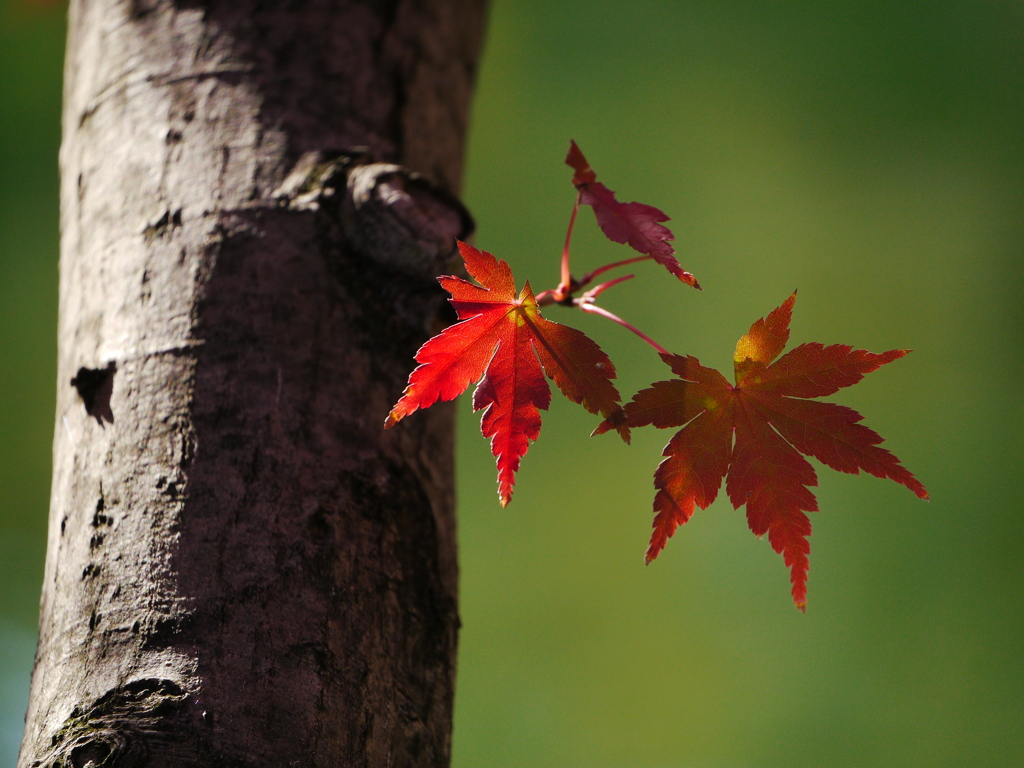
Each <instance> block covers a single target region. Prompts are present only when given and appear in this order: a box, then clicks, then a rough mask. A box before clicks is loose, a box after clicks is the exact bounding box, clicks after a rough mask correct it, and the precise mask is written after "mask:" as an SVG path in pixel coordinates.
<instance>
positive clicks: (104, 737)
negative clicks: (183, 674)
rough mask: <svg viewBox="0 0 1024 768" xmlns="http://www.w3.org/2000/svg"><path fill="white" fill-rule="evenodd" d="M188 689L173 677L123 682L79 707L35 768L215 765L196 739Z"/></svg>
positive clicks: (129, 767)
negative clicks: (85, 705)
mask: <svg viewBox="0 0 1024 768" xmlns="http://www.w3.org/2000/svg"><path fill="white" fill-rule="evenodd" d="M193 709H194V708H193V707H190V706H189V695H188V693H187V692H186V691H185V690H184V689H183V688H182V687H181V686H179V685H178V684H177V683H175V682H173V681H172V680H165V679H156V678H147V679H143V680H134V681H132V682H129V683H125V684H124V685H121V686H118V687H116V688H114V689H112V690H110V691H108V692H107V693H105V694H103V695H102V696H100V697H99V698H98V699H96V700H95V701H94V702H93V703H92V704H90V705H88V706H87V707H84V708H82V707H76V708H75V709H74V710H72V712H71V716H70V717H69V718H68V719H67V721H65V723H64V726H63V727H62V728H61V729H60V730H59V731H58V732H57V733H56V734H55V735H54V736H53V738H52V739H51V741H50V749H49V750H48V753H47V755H46V756H45V757H44V759H43V760H40V761H38V762H35V763H33V768H143V766H147V767H148V766H150V765H156V764H159V765H161V766H168V768H171V767H175V768H176V767H177V766H193V765H195V766H198V765H207V764H209V762H208V761H209V757H210V755H209V750H207V749H206V748H205V745H203V744H200V743H199V742H198V741H197V740H196V738H195V724H194V723H192V722H191V721H192V720H194V719H197V718H194V717H193V713H192V710H193Z"/></svg>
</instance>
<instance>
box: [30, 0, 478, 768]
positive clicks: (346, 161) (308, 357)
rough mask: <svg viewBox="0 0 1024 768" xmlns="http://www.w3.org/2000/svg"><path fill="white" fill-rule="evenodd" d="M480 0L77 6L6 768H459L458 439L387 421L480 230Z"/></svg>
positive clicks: (424, 417)
mask: <svg viewBox="0 0 1024 768" xmlns="http://www.w3.org/2000/svg"><path fill="white" fill-rule="evenodd" d="M483 6H484V2H483V0H390V1H389V0H379V1H377V2H371V1H370V0H366V1H365V2H355V1H354V0H352V1H349V2H343V1H341V0H338V1H337V2H331V1H330V0H296V1H295V2H287V3H285V2H269V3H265V2H257V0H231V1H230V2H227V1H225V2H216V1H215V0H210V1H209V2H205V3H204V2H197V1H194V0H177V1H176V2H172V1H171V0H134V2H125V1H124V0H78V1H75V0H73V2H72V3H71V9H70V25H69V28H70V31H69V38H68V52H67V63H66V71H65V76H66V82H65V102H64V143H63V146H62V148H61V174H62V182H61V183H62V187H61V223H62V234H61V263H60V273H61V284H60V319H59V369H58V370H59V373H58V375H59V381H58V398H57V424H56V433H55V441H54V475H53V488H52V500H51V509H50V528H49V542H48V554H47V560H46V571H45V581H44V586H43V596H42V605H41V612H42V615H41V619H40V638H39V650H38V653H37V657H36V666H35V670H34V673H33V678H32V693H31V701H30V704H29V710H28V715H27V723H26V730H25V737H24V742H23V745H22V751H21V757H20V760H19V766H20V767H21V768H29V766H75V768H83V767H84V766H87V765H89V764H90V761H91V765H93V766H94V767H95V768H99V766H107V767H109V766H115V767H117V768H121V767H130V766H160V767H161V768H165V767H166V768H175V767H176V766H247V767H248V766H252V767H256V766H274V768H282V767H283V766H303V767H305V766H331V767H332V768H335V767H337V766H444V765H447V764H448V758H449V751H450V749H449V747H450V733H451V708H452V694H453V675H454V668H455V645H456V632H457V627H458V617H457V613H456V576H457V570H456V569H457V566H456V558H455V538H454V513H453V478H452V423H451V422H452V412H451V409H450V408H435V409H431V410H430V411H427V412H424V413H422V414H417V416H416V417H415V418H413V419H409V420H408V421H407V422H403V423H402V424H401V425H400V426H399V427H396V428H395V429H393V430H390V431H388V432H384V431H383V429H382V426H383V422H384V418H385V416H386V415H387V413H388V410H389V408H390V406H391V404H392V403H393V402H394V401H395V400H396V399H397V397H398V396H399V395H400V393H401V391H402V388H403V387H404V385H405V382H406V379H407V376H408V373H409V371H410V370H411V368H412V366H413V354H414V353H415V351H416V349H417V348H418V346H419V345H420V344H421V343H422V342H423V341H424V340H425V339H426V338H427V337H428V336H429V335H430V333H432V332H434V331H436V330H437V328H438V327H439V325H440V323H441V322H443V318H446V317H447V315H445V314H443V313H444V312H445V311H446V305H445V303H444V300H443V298H444V297H443V294H442V293H441V291H440V290H439V289H438V287H437V286H436V284H435V283H434V281H433V279H432V276H433V275H434V274H437V273H438V272H439V271H441V270H443V269H445V268H447V263H446V262H447V261H448V260H449V259H450V258H451V255H452V253H453V247H454V238H455V237H456V236H464V235H465V234H467V232H468V230H469V229H470V227H471V223H470V221H469V218H468V216H467V215H466V214H465V211H464V210H463V209H462V207H461V206H460V205H459V204H458V202H457V201H456V200H455V198H453V197H452V196H451V194H449V192H455V191H457V184H458V179H459V175H460V164H461V153H462V140H463V136H464V133H465V125H466V116H467V111H468V101H469V96H470V91H471V86H472V80H473V74H474V70H475V62H476V56H477V52H478V49H479V45H480V39H481V34H482V28H483V20H484V8H483ZM382 161H387V162H395V163H400V164H402V165H403V166H406V167H407V168H408V169H410V170H406V169H405V168H400V167H398V166H391V165H382V164H381V162H382ZM411 171H416V172H419V173H420V174H422V177H419V176H417V175H415V174H413V173H411Z"/></svg>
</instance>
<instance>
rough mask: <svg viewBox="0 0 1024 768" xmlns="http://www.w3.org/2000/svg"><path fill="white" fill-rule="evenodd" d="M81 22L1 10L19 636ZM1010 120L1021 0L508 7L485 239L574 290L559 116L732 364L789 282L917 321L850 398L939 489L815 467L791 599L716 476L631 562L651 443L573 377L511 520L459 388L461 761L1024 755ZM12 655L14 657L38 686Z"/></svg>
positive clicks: (33, 525)
mask: <svg viewBox="0 0 1024 768" xmlns="http://www.w3.org/2000/svg"><path fill="white" fill-rule="evenodd" d="M60 17H61V14H60V11H59V10H46V9H44V10H38V9H37V10H36V11H34V12H31V13H29V12H25V11H24V10H22V11H17V12H15V11H13V10H12V9H11V7H10V6H9V5H0V93H2V94H3V99H0V168H2V171H0V430H3V433H2V439H0V451H2V452H3V454H2V456H0V526H2V527H0V530H2V534H0V569H2V576H0V619H2V621H0V635H5V636H10V637H14V636H15V635H18V636H19V637H23V636H24V634H25V633H31V632H32V631H33V630H34V622H35V611H36V605H37V602H38V594H39V582H40V578H41V573H42V559H43V553H44V543H45V542H44V539H45V517H46V508H47V496H48V488H49V446H50V441H51V439H52V434H53V425H52V419H53V416H52V407H53V406H52V404H53V387H54V375H55V373H54V363H53V361H54V358H55V348H54V341H53V336H54V328H55V297H56V285H55V281H56V253H57V210H56V206H57V203H56V149H57V142H58V138H59V135H58V134H59V122H58V119H59V91H60V84H59V75H60V66H61V63H60V49H61V45H62V21H61V18H60ZM1022 137H1024V10H1022V8H1021V7H1019V6H1018V5H1015V4H1008V3H997V2H971V3H968V2H964V1H961V2H944V3H943V2H938V3H937V2H932V3H927V4H926V3H923V2H903V3H881V2H878V3H871V2H859V3H840V2H821V1H820V0H819V2H813V3H812V2H793V3H785V4H779V3H772V4H769V3H760V2H722V1H721V0H719V1H717V2H711V1H710V0H704V1H702V2H679V1H675V0H673V1H669V0H665V1H664V2H649V1H644V0H633V1H632V2H629V3H622V2H611V1H610V0H602V1H600V2H598V1H595V0H587V1H586V2H584V1H582V0H579V1H576V2H568V1H567V0H560V1H559V2H526V1H525V0H520V1H519V2H515V1H513V0H497V1H496V2H495V3H494V6H493V13H492V20H491V28H490V34H489V40H488V46H487V50H486V57H485V60H484V63H483V67H482V70H481V73H480V81H479V90H478V98H477V101H476V105H475V110H474V122H473V130H472V136H471V142H470V151H469V163H468V166H467V179H466V185H465V189H464V196H465V199H466V201H467V203H468V204H469V206H470V208H471V209H472V210H473V212H474V215H475V216H476V218H477V222H478V234H477V237H476V243H477V245H479V246H480V247H483V248H486V249H487V250H490V251H493V252H495V253H496V254H497V255H499V256H501V257H502V258H505V259H506V260H508V261H509V263H510V264H511V265H512V268H513V270H514V271H515V273H516V276H517V279H519V280H520V281H522V280H523V279H525V278H529V279H530V280H531V282H532V283H533V286H534V288H535V289H538V290H540V289H544V288H548V287H552V286H553V285H554V283H555V282H556V281H557V270H558V263H557V259H558V253H559V250H560V246H561V240H562V238H563V236H564V231H565V225H566V223H567V219H568V214H569V209H570V206H571V203H572V188H571V186H570V184H569V177H570V173H571V172H570V171H569V169H568V168H567V167H565V166H564V165H562V159H563V157H564V153H565V150H566V147H567V144H568V140H569V138H575V139H576V140H577V141H578V142H579V143H580V145H581V147H582V148H583V150H584V151H585V152H586V154H587V156H588V158H589V159H590V161H591V163H592V164H593V165H594V167H595V168H596V169H597V171H598V173H599V175H600V178H601V179H602V180H603V181H605V182H606V183H607V184H608V185H609V186H610V187H611V188H612V189H615V190H616V191H617V192H619V193H620V197H621V198H623V199H627V200H630V199H640V200H642V201H643V202H647V203H650V204H653V205H657V206H658V207H660V208H662V209H664V210H665V211H666V212H667V213H668V214H669V215H670V216H672V217H673V221H672V222H671V225H672V226H673V228H674V231H675V234H676V238H677V248H678V251H679V254H680V259H681V261H682V263H683V265H684V267H686V268H687V269H690V270H691V271H693V272H694V273H695V274H696V275H697V276H698V277H699V278H700V280H701V283H702V284H703V285H704V288H705V290H704V291H703V292H700V293H698V292H696V291H693V290H691V289H688V288H686V287H684V286H681V285H679V284H677V283H674V282H673V281H672V280H671V279H669V278H668V277H667V276H666V275H665V274H664V273H663V272H662V271H660V270H658V269H657V268H655V267H652V266H644V265H641V266H640V267H638V268H637V270H636V271H637V273H638V276H637V278H636V280H634V281H632V283H628V284H626V285H623V286H620V287H618V288H616V289H615V290H613V291H611V292H609V293H608V294H606V295H605V299H606V300H605V302H604V303H605V304H606V305H607V306H608V308H609V309H611V310H613V311H615V312H618V313H619V314H621V315H623V316H625V317H626V318H627V319H629V320H630V321H632V322H634V323H636V324H637V325H639V326H640V327H641V328H643V329H645V330H646V331H647V332H649V333H650V334H652V335H653V336H655V337H656V338H657V339H658V340H659V341H660V342H661V343H662V344H664V345H665V346H667V347H669V348H671V349H673V350H676V351H679V352H684V353H689V354H694V355H697V356H698V357H700V359H701V360H702V361H703V362H704V363H706V364H708V365H714V366H716V367H721V368H723V369H726V370H728V367H729V365H730V360H731V355H732V350H733V347H734V345H735V342H736V339H737V338H738V337H739V336H740V335H741V334H742V333H743V332H745V330H746V329H747V328H748V327H749V325H750V323H751V322H752V321H753V320H755V319H756V318H758V317H760V316H762V315H764V314H765V313H766V312H768V311H769V310H771V309H772V308H773V307H775V306H777V305H778V304H779V303H780V302H781V301H782V300H783V299H785V297H786V296H788V295H789V293H790V292H791V291H792V290H793V289H794V288H799V291H800V293H799V299H798V301H797V305H796V310H795V318H794V324H793V341H794V343H799V342H802V341H811V340H815V341H821V342H825V343H848V344H854V345H857V346H859V347H866V348H868V349H871V350H873V351H881V350H883V349H889V348H893V347H908V348H913V349H914V350H915V351H914V353H913V354H912V355H910V356H909V357H907V358H905V359H903V360H900V361H898V362H896V363H894V364H892V365H891V366H888V367H886V368H885V369H882V370H880V371H878V372H877V373H875V374H872V375H871V376H870V377H868V379H867V380H865V381H864V382H863V383H862V384H860V385H858V386H857V387H855V388H853V389H850V390H846V391H844V392H843V393H841V394H840V395H839V396H837V397H836V398H835V399H836V400H839V401H841V402H843V403H845V404H848V405H851V406H853V407H855V408H857V409H858V410H860V411H861V412H862V413H863V414H864V415H865V419H866V422H867V424H868V425H869V426H872V427H873V428H875V429H876V430H878V431H879V432H881V434H882V435H884V436H885V437H886V438H887V442H886V447H889V448H891V449H892V450H893V451H895V452H896V453H897V454H898V455H899V456H900V457H901V458H902V459H903V460H904V462H905V463H906V465H907V466H908V467H909V468H910V469H911V470H912V471H914V472H915V473H916V474H917V476H918V477H919V478H920V479H921V480H922V482H924V483H925V484H926V485H927V486H928V488H929V490H930V491H931V494H932V501H931V503H929V504H924V503H922V502H920V501H918V500H917V499H916V498H914V496H913V495H912V494H911V493H909V492H908V491H907V490H906V489H904V488H902V487H900V486H897V485H896V484H894V483H891V482H883V481H881V480H878V479H875V478H871V477H867V476H861V477H851V476H846V475H838V474H836V473H834V472H832V471H831V470H821V471H820V472H819V474H820V477H821V485H820V488H819V489H818V494H817V495H818V499H819V503H820V506H821V508H822V512H820V513H816V514H815V515H813V517H812V519H813V522H814V526H815V530H814V536H813V537H812V540H811V541H812V547H813V551H812V555H811V566H812V570H811V577H810V585H809V588H810V593H809V608H808V611H807V613H806V614H800V613H799V612H798V611H796V610H795V609H794V608H793V606H792V603H791V601H790V598H789V590H788V578H787V574H786V572H785V569H784V566H783V563H782V560H781V558H779V557H778V556H777V555H775V554H774V553H772V552H771V549H770V547H769V546H768V544H767V542H766V541H758V540H756V539H755V538H754V537H753V536H751V535H750V533H749V532H748V531H747V529H746V526H745V523H744V520H743V515H742V513H739V512H735V511H733V510H732V509H731V507H730V506H729V505H728V504H727V503H723V502H722V501H719V502H717V503H716V504H715V505H714V506H713V507H712V508H711V509H709V510H708V511H706V512H700V513H698V514H697V515H695V517H694V519H693V520H692V521H691V522H690V523H689V524H688V525H687V526H685V527H684V528H683V529H682V530H680V531H679V532H678V533H677V534H676V536H675V537H674V538H673V539H672V541H671V542H670V543H669V545H668V547H667V549H666V550H665V552H664V553H663V554H662V556H661V557H660V558H659V560H658V561H657V562H656V563H655V564H653V565H652V566H650V567H649V568H644V567H643V564H642V562H643V561H642V554H643V551H644V547H645V544H646V539H647V535H648V532H649V525H650V519H651V513H650V502H651V497H652V495H653V491H652V487H651V473H652V471H653V469H654V466H655V465H656V463H657V461H658V459H659V453H660V449H661V447H662V445H663V444H664V442H665V441H666V440H667V438H668V436H669V435H668V434H667V433H663V432H658V431H655V430H650V429H647V430H642V431H639V432H638V433H637V434H636V435H635V439H634V442H633V445H632V446H630V447H626V446H624V445H623V444H622V443H621V442H619V441H617V438H615V437H614V436H613V435H604V436H602V437H599V438H594V439H588V438H587V437H586V436H587V434H589V432H590V430H591V429H592V428H593V425H594V423H595V419H593V418H591V417H589V416H588V415H587V414H585V413H584V412H583V411H582V410H581V409H579V408H578V407H577V406H572V405H571V404H568V403H566V402H565V401H564V400H560V399H556V401H555V402H554V403H553V405H552V409H551V412H550V414H549V415H548V416H547V417H546V419H545V424H544V430H543V434H542V437H541V440H540V441H539V442H538V443H537V444H536V445H535V446H533V447H532V448H531V450H530V453H529V454H528V455H527V456H526V458H525V459H524V461H523V469H522V471H521V473H520V478H519V483H518V488H517V491H516V496H515V498H514V500H513V502H512V504H511V505H510V506H509V507H508V509H506V510H502V509H501V508H500V507H499V506H498V504H497V499H496V496H495V482H494V469H493V460H492V459H491V457H490V454H489V452H488V451H487V448H486V442H485V441H484V440H483V438H481V437H480V435H479V432H478V431H477V418H476V417H475V416H474V415H472V414H471V413H470V406H469V403H468V401H466V402H464V403H463V404H462V406H461V408H462V410H461V411H460V416H461V425H460V443H459V493H460V518H459V524H460V547H461V562H462V617H463V622H464V627H463V631H462V639H461V652H460V669H459V688H458V695H457V700H456V730H455V742H454V764H455V767H456V768H470V767H471V766H479V765H486V766H489V768H503V767H504V766H509V768H512V767H515V768H522V766H551V765H560V766H564V767H565V768H573V767H574V766H580V767H581V768H582V767H583V766H587V767H588V768H595V767H596V768H604V767H605V766H607V767H608V768H612V767H613V766H614V767H616V768H620V767H621V768H632V767H633V766H643V767H644V768H676V767H678V768H683V767H687V768H688V767H690V766H701V767H704V766H723V767H730V768H731V767H734V766H742V767H747V766H749V767H751V768H753V767H755V766H787V767H789V766H815V767H817V766H823V765H824V766H838V767H840V768H842V767H844V766H850V767H851V768H852V767H854V766H857V767H858V768H861V767H863V766H879V767H881V766H904V765H906V766H928V767H931V766H936V767H938V766H949V767H950V768H952V767H953V766H956V767H957V768H959V766H963V765H985V766H989V765H992V766H1002V765H1014V764H1018V763H1019V762H1020V759H1021V758H1020V755H1021V754H1022V753H1024V664H1022V663H1021V661H1020V649H1021V648H1024V522H1022V516H1021V511H1022V510H1021V506H1022V505H1021V503H1020V502H1019V500H1018V499H1019V489H1018V486H1019V485H1020V483H1021V480H1022V478H1024V472H1022V471H1021V470H1020V469H1019V465H1020V463H1021V461H1022V458H1024V440H1022V437H1021V426H1022V424H1024V412H1022V411H1024V409H1022V406H1021V398H1020V395H1019V387H1018V386H1015V385H1014V383H1016V382H1019V381H1020V380H1021V374H1022V373H1024V371H1022V367H1024V366H1022V363H1021V345H1022V341H1024V338H1022V336H1024V317H1022V310H1021V299H1022V297H1024V268H1022V266H1024V262H1022V257H1024V216H1022V213H1024V141H1022ZM577 233H578V234H577V237H576V239H575V242H574V263H575V266H576V269H577V271H578V272H582V271H584V270H585V269H587V268H591V267H593V266H596V265H597V264H600V263H603V262H605V261H610V260H614V259H617V258H624V257H626V256H627V255H628V251H627V250H626V249H624V248H623V247H621V246H615V245H613V244H611V243H608V242H607V241H604V240H603V239H602V238H601V236H600V235H599V234H598V233H597V231H596V227H595V226H594V223H593V217H592V215H591V214H590V212H589V211H583V212H582V214H581V219H580V225H579V227H578V229H577ZM549 317H551V318H552V319H555V320H560V321H566V322H571V323H572V324H574V325H576V326H577V327H580V328H582V329H584V330H585V331H587V332H588V333H590V334H591V335H592V336H593V337H594V338H595V339H596V340H597V341H598V342H599V343H600V344H601V345H602V346H603V347H604V348H605V349H607V351H608V352H609V354H610V355H611V356H612V359H613V360H615V362H616V364H617V365H618V366H619V369H620V379H621V382H622V386H621V389H622V390H623V391H624V392H625V393H626V394H627V395H628V394H631V393H632V392H634V391H635V390H636V389H637V388H639V387H641V386H644V385H646V384H648V383H649V382H651V381H652V380H655V379H658V378H663V377H664V376H665V373H666V370H667V369H665V368H664V367H663V366H662V365H661V363H660V362H659V361H658V360H657V358H656V357H655V356H654V355H653V353H651V352H650V350H648V349H646V348H644V347H643V345H642V344H640V343H639V342H637V341H636V340H635V339H634V338H633V337H631V336H630V335H629V334H628V333H626V332H625V331H623V330H622V329H620V328H617V327H615V326H613V325H611V324H610V323H607V322H605V321H602V320H601V319H600V318H592V317H577V316H575V315H573V314H571V313H570V312H569V311H568V310H561V309H560V308H555V309H554V310H552V311H551V312H550V313H549ZM19 633H21V634H20V635H19ZM12 643H14V641H13V640H12V641H11V643H8V644H7V645H4V646H3V647H5V648H6V647H14V646H13V645H12ZM22 644H23V643H22ZM8 656H10V658H15V657H17V658H20V659H23V661H22V662H21V663H20V664H5V665H4V668H3V669H2V670H0V677H2V676H3V675H9V676H10V675H22V676H24V675H26V674H27V673H26V672H25V665H27V663H28V660H27V657H25V654H24V653H21V655H20V656H18V654H17V653H14V652H11V653H9V654H8ZM5 658H7V657H5ZM0 688H2V689H3V690H4V691H7V690H10V687H9V686H8V687H3V686H0ZM6 711H7V710H0V715H4V713H5V712H6ZM3 759H4V754H0V761H2V760H3Z"/></svg>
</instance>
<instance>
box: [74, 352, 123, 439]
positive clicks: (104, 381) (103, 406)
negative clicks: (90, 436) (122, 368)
mask: <svg viewBox="0 0 1024 768" xmlns="http://www.w3.org/2000/svg"><path fill="white" fill-rule="evenodd" d="M115 373H117V364H116V363H114V362H113V361H111V362H109V363H107V367H106V368H84V367H83V368H79V369H78V373H76V374H75V377H74V378H73V379H72V380H71V386H73V387H74V388H75V390H76V391H77V392H78V396H79V397H80V398H82V402H83V403H84V404H85V412H86V413H88V414H89V415H90V416H92V417H93V418H94V419H96V423H97V424H99V425H100V426H101V427H102V426H103V422H104V421H106V422H109V423H111V424H113V423H114V412H113V411H112V410H111V409H110V396H111V395H112V394H113V393H114V374H115Z"/></svg>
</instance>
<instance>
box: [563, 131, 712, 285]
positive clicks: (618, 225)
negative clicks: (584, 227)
mask: <svg viewBox="0 0 1024 768" xmlns="http://www.w3.org/2000/svg"><path fill="white" fill-rule="evenodd" d="M565 163H566V165H569V166H571V167H572V168H573V170H575V171H576V173H575V174H574V175H573V179H572V183H573V184H574V185H575V186H576V189H577V190H579V193H580V202H581V203H583V204H584V205H589V206H590V207H592V208H593V209H594V215H595V216H596V217H597V223H598V226H600V227H601V231H602V232H604V234H605V236H606V237H607V238H608V239H609V240H612V241H614V242H616V243H629V245H630V247H631V248H633V249H634V250H637V251H639V252H640V253H642V254H644V255H645V256H650V257H651V258H653V259H654V260H655V261H656V262H658V263H659V264H661V265H662V266H664V267H665V268H666V269H667V270H668V271H669V272H671V273H672V274H673V275H675V276H676V277H678V278H679V279H680V280H682V281H683V282H684V283H686V284H687V285H692V286H693V287H694V288H700V285H699V284H698V283H697V279H696V278H695V277H694V276H693V275H691V274H690V273H689V272H684V271H683V268H682V267H681V266H680V265H679V262H678V261H677V260H676V257H675V253H676V251H675V249H674V248H673V247H672V245H671V243H669V240H674V239H675V238H674V237H673V235H672V231H671V230H670V229H669V228H668V227H666V226H664V225H663V224H661V222H663V221H668V216H666V215H665V214H664V213H662V212H661V211H659V210H658V209H657V208H655V207H653V206H650V205H644V204H643V203H620V202H619V201H618V200H616V199H615V193H614V192H612V191H611V190H610V189H608V187H606V186H605V185H604V184H602V183H601V182H599V181H598V180H597V175H596V174H595V173H594V170H593V169H592V168H591V167H590V164H589V163H588V162H587V158H585V157H584V156H583V153H582V152H581V151H580V148H579V147H578V146H576V142H575V141H570V142H569V154H568V155H567V156H566V158H565Z"/></svg>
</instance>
